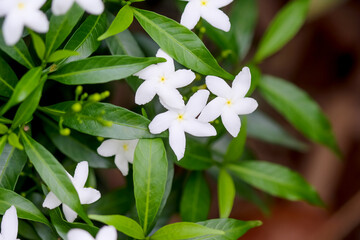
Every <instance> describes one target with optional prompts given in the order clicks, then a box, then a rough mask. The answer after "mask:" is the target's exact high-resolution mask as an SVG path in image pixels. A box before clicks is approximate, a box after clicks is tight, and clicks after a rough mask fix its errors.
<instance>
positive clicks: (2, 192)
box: [0, 188, 50, 226]
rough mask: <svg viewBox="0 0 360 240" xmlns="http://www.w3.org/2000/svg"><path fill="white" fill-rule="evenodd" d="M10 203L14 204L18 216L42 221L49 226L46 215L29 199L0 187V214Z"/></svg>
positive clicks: (2, 213)
mask: <svg viewBox="0 0 360 240" xmlns="http://www.w3.org/2000/svg"><path fill="white" fill-rule="evenodd" d="M12 205H13V206H15V208H16V212H17V216H18V217H19V218H21V219H26V220H30V221H35V222H40V223H44V224H46V225H48V226H50V223H49V221H48V220H47V219H46V217H45V216H44V215H43V214H42V213H41V212H40V210H39V209H38V208H37V207H35V205H34V204H33V203H32V202H31V201H30V200H28V199H26V198H24V197H22V196H20V195H19V194H17V193H15V192H13V191H11V190H8V189H5V188H0V214H1V215H4V213H5V211H6V210H8V209H9V208H10V207H11V206H12Z"/></svg>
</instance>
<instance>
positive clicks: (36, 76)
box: [0, 67, 41, 115]
mask: <svg viewBox="0 0 360 240" xmlns="http://www.w3.org/2000/svg"><path fill="white" fill-rule="evenodd" d="M40 77H41V67H37V68H33V69H31V70H29V71H28V72H27V73H26V74H25V75H24V76H23V77H22V78H21V79H20V81H19V82H18V84H17V85H16V87H15V90H14V92H13V94H12V95H11V97H10V99H9V101H8V102H7V103H6V104H5V106H3V108H2V109H1V110H0V115H3V114H4V113H5V112H7V111H8V110H9V109H10V108H11V107H13V106H15V105H16V104H18V103H20V102H22V101H24V100H25V99H26V98H27V97H28V96H29V95H30V94H31V93H32V91H34V89H35V88H36V87H37V86H38V84H39V82H40Z"/></svg>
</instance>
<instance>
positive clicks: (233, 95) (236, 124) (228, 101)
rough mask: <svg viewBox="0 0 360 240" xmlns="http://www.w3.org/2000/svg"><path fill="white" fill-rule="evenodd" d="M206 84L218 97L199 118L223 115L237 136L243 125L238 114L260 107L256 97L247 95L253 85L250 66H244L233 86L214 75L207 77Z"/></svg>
mask: <svg viewBox="0 0 360 240" xmlns="http://www.w3.org/2000/svg"><path fill="white" fill-rule="evenodd" d="M206 85H207V87H208V89H209V90H210V91H211V92H212V93H213V94H215V95H217V96H218V97H217V98H215V99H214V100H212V101H211V102H210V103H209V104H208V105H207V106H206V107H205V108H204V110H203V111H202V113H201V114H200V116H199V120H201V121H204V122H211V121H214V120H215V119H216V118H218V117H219V116H220V115H221V120H222V122H223V124H224V126H225V128H226V130H228V132H229V133H230V134H231V135H232V136H233V137H236V136H237V135H238V134H239V132H240V127H241V122H240V118H239V116H238V115H244V114H250V113H252V112H253V111H255V110H256V108H257V107H258V103H257V102H256V100H255V99H253V98H248V97H245V95H246V93H247V92H248V91H249V89H250V85H251V74H250V70H249V68H247V67H244V68H243V70H242V71H241V72H240V73H239V74H238V75H237V76H236V78H235V80H234V81H233V83H232V88H230V87H229V85H228V84H227V83H226V82H225V81H224V80H222V79H221V78H218V77H214V76H208V77H206Z"/></svg>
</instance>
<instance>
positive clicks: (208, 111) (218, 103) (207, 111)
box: [198, 97, 226, 122]
mask: <svg viewBox="0 0 360 240" xmlns="http://www.w3.org/2000/svg"><path fill="white" fill-rule="evenodd" d="M225 104H226V99H225V98H222V97H217V98H215V99H214V100H212V101H211V102H209V103H208V105H206V106H205V108H204V109H203V110H202V112H201V114H200V116H199V118H198V119H199V120H200V121H203V122H211V121H214V120H215V119H217V118H218V117H219V116H220V115H221V113H222V111H223V108H224V106H225Z"/></svg>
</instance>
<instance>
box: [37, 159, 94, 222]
mask: <svg viewBox="0 0 360 240" xmlns="http://www.w3.org/2000/svg"><path fill="white" fill-rule="evenodd" d="M67 174H68V176H69V178H70V180H71V182H72V183H73V185H74V187H75V189H76V191H77V193H78V195H79V199H80V203H81V204H91V203H93V202H96V201H97V200H99V198H100V197H101V194H100V192H99V191H98V190H96V189H93V188H84V186H85V183H86V180H87V178H88V175H89V165H88V162H86V161H83V162H80V163H78V165H77V166H76V169H75V173H74V177H72V176H71V175H70V174H69V173H67ZM60 204H62V208H63V212H64V215H65V218H66V220H67V221H68V222H74V220H75V219H76V217H77V213H76V212H75V211H73V210H72V209H71V208H70V207H69V206H67V205H66V204H64V203H62V202H61V201H60V200H59V199H58V198H57V197H56V196H55V194H54V193H53V192H49V193H48V195H47V196H46V198H45V200H44V202H43V207H46V208H49V209H54V208H56V207H58V206H60Z"/></svg>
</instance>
